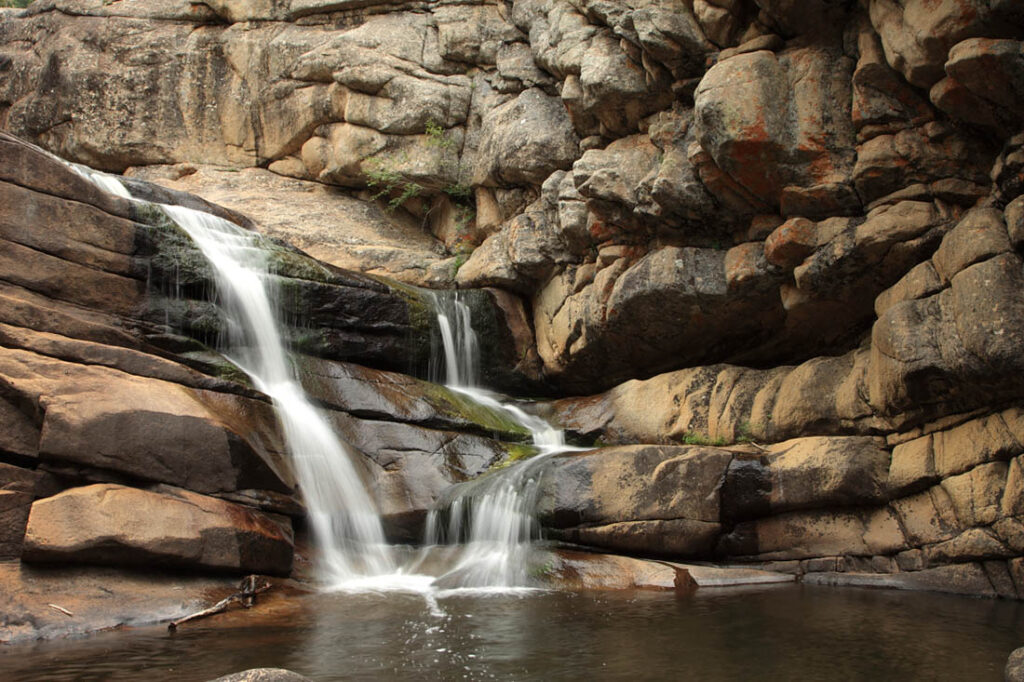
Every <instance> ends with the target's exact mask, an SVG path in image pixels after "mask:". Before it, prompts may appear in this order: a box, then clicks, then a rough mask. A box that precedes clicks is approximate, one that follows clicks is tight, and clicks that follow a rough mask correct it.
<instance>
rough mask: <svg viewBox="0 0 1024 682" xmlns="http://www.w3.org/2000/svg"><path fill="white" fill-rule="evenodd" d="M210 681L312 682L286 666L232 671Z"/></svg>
mask: <svg viewBox="0 0 1024 682" xmlns="http://www.w3.org/2000/svg"><path fill="white" fill-rule="evenodd" d="M210 682H312V680H310V678H308V677H306V676H305V675H300V674H298V673H293V672H292V671H291V670H285V669H284V668H253V669H252V670H243V671H242V672H240V673H231V674H230V675H224V676H223V677H218V678H217V679H215V680H210Z"/></svg>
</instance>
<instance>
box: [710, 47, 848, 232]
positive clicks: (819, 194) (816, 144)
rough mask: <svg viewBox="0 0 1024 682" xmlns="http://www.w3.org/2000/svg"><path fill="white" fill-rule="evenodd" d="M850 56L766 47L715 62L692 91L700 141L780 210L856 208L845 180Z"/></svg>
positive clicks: (762, 203) (813, 212) (762, 200)
mask: <svg viewBox="0 0 1024 682" xmlns="http://www.w3.org/2000/svg"><path fill="white" fill-rule="evenodd" d="M852 66H853V65H852V64H851V63H850V62H849V59H848V58H846V57H844V56H843V55H841V54H837V53H834V52H830V51H828V50H825V49H821V48H802V49H796V50H789V51H785V52H783V53H781V54H779V55H776V54H774V53H772V52H769V51H767V50H765V51H758V52H751V53H746V54H740V55H737V56H734V57H731V58H729V59H726V60H724V61H721V62H719V63H718V64H716V65H715V66H713V67H712V68H711V69H709V70H708V72H707V74H706V75H705V76H704V78H703V79H702V80H701V82H700V85H699V86H698V87H697V91H696V93H695V96H694V97H695V102H696V108H695V112H694V113H695V121H696V123H697V125H698V126H699V132H698V139H699V140H700V144H701V147H703V149H704V150H705V151H706V152H708V153H709V154H710V155H711V158H712V159H713V160H714V163H715V164H716V165H717V166H718V167H719V168H720V169H721V170H723V171H725V172H726V173H728V174H729V175H730V176H731V177H732V178H733V179H735V180H736V182H738V183H739V184H740V185H741V186H742V187H743V188H744V189H745V190H746V191H748V192H749V193H750V195H751V197H752V198H753V199H754V200H755V201H756V204H754V205H752V206H751V208H752V209H755V210H756V209H764V208H779V209H781V211H782V213H783V214H784V215H804V216H817V215H822V216H824V215H835V214H846V213H850V212H853V211H857V210H858V209H859V208H860V202H859V200H858V198H857V195H856V194H855V193H854V191H853V188H852V187H851V186H850V183H849V179H850V171H851V168H852V165H853V154H852V147H853V139H854V136H853V126H852V121H851V116H850V111H849V108H848V106H849V102H850V98H851V96H850V78H849V73H850V72H851V71H852Z"/></svg>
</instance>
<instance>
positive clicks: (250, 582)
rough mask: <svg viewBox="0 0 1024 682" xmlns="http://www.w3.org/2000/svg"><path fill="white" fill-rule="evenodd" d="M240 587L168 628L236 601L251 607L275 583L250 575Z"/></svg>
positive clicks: (170, 628)
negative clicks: (258, 583)
mask: <svg viewBox="0 0 1024 682" xmlns="http://www.w3.org/2000/svg"><path fill="white" fill-rule="evenodd" d="M238 587H239V591H238V592H235V593H234V594H233V595H231V596H230V597H225V598H224V599H221V600H220V601H219V602H217V603H216V604H214V605H213V606H211V607H210V608H207V609H203V610H202V611H196V612H195V613H192V614H189V615H187V616H185V617H183V618H179V619H178V620H172V621H171V622H170V623H168V624H167V629H168V630H170V631H171V632H174V631H175V630H177V629H178V626H179V625H181V624H182V623H187V622H189V621H190V620H198V619H200V618H206V617H207V616H212V615H213V614H215V613H220V612H222V611H226V610H227V608H228V607H229V606H231V604H233V603H234V602H241V604H242V606H244V607H245V608H249V607H250V606H252V605H253V603H254V602H255V600H256V595H258V594H262V593H264V592H266V591H267V590H269V589H270V588H271V587H273V585H271V584H270V583H263V584H262V585H257V584H256V576H254V575H250V576H248V577H247V578H245V579H244V580H242V583H241V584H240V585H239V586H238ZM51 606H52V604H51ZM62 610H63V609H62ZM68 615H71V614H68Z"/></svg>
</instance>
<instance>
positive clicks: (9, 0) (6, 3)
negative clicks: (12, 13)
mask: <svg viewBox="0 0 1024 682" xmlns="http://www.w3.org/2000/svg"><path fill="white" fill-rule="evenodd" d="M31 4H32V0H0V7H28V6H29V5H31Z"/></svg>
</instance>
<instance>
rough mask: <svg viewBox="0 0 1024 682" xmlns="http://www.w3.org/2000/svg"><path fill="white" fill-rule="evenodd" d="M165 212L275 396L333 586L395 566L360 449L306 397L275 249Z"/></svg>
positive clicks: (204, 217) (250, 363)
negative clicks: (284, 332) (292, 356)
mask: <svg viewBox="0 0 1024 682" xmlns="http://www.w3.org/2000/svg"><path fill="white" fill-rule="evenodd" d="M162 208H163V210H164V211H165V212H166V213H167V215H168V216H170V218H171V219H172V220H173V221H174V222H175V223H177V224H178V226H179V227H181V228H182V229H183V230H185V232H187V233H188V235H189V236H190V237H191V238H192V241H193V242H194V243H195V244H196V246H197V247H199V250H200V251H202V253H203V255H204V256H206V259H207V260H208V261H209V262H210V265H211V266H212V267H213V270H214V272H215V274H216V278H217V287H218V291H219V292H220V297H221V301H220V305H221V308H222V309H223V311H224V314H225V316H226V318H227V320H228V322H229V325H228V330H229V335H228V336H229V338H228V345H227V352H228V354H229V356H230V357H231V359H232V361H233V362H235V363H236V364H237V365H238V366H239V367H241V368H242V369H243V370H244V371H245V372H246V373H247V374H248V375H249V376H250V377H251V378H252V380H253V382H254V383H255V384H256V387H257V388H258V389H260V390H261V391H263V392H264V393H266V394H267V395H268V396H270V397H271V399H272V400H273V401H274V406H275V407H276V408H277V414H278V418H279V419H280V420H281V424H282V426H283V428H284V435H285V440H286V441H287V443H288V449H289V450H290V451H291V456H292V463H293V464H294V466H295V473H296V477H297V478H298V480H299V485H300V486H301V488H302V494H303V497H304V498H305V501H306V507H307V510H308V516H309V519H310V522H311V524H312V526H313V531H314V534H315V536H316V540H317V546H318V550H319V552H320V570H321V577H322V578H323V579H324V580H325V581H326V582H327V583H328V584H331V585H336V584H341V583H345V582H346V581H351V580H353V579H356V578H359V577H361V576H366V575H383V574H386V573H390V572H392V571H394V569H395V565H394V561H393V559H392V557H391V552H390V549H389V547H388V545H387V543H386V542H385V541H384V531H383V529H382V528H381V524H380V518H379V517H378V515H377V511H376V509H375V507H374V503H373V500H372V499H371V498H370V496H369V494H368V493H367V491H366V488H365V486H364V485H363V482H362V480H361V479H360V477H359V474H358V473H357V471H356V469H355V467H354V465H353V455H352V453H350V452H349V451H348V449H347V448H346V447H345V445H344V444H343V443H342V442H341V441H340V440H339V439H338V437H337V436H336V435H335V434H334V430H333V429H332V428H331V426H330V424H329V423H328V422H327V420H326V419H325V418H324V416H323V415H322V414H321V413H320V411H319V410H318V409H317V408H316V406H314V405H313V404H312V403H311V402H310V401H309V399H308V398H307V397H306V393H305V391H304V390H303V389H302V386H301V385H300V384H299V381H298V379H297V378H296V376H295V372H294V370H293V368H292V366H291V363H290V362H289V361H288V356H287V355H286V353H285V349H284V346H283V344H282V343H281V334H280V331H279V330H278V325H277V317H276V315H275V308H274V306H272V305H271V298H272V294H271V293H269V292H271V291H273V278H272V277H271V276H270V273H269V271H268V269H267V264H268V251H267V250H266V248H265V247H264V246H263V245H262V244H261V243H260V241H261V239H260V237H259V236H258V235H256V234H254V233H252V232H248V231H246V230H243V229H242V228H240V227H238V226H237V225H235V224H234V223H231V222H228V221H227V220H224V219H223V218H218V217H217V216H213V215H210V214H209V213H203V212H201V211H195V210H192V209H189V208H183V207H181V206H163V207H162Z"/></svg>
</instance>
